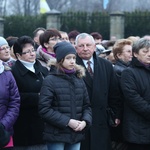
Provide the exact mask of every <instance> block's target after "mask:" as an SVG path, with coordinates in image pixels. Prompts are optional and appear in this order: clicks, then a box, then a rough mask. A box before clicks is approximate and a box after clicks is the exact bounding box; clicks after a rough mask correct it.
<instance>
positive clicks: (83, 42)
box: [76, 36, 96, 60]
mask: <svg viewBox="0 0 150 150" xmlns="http://www.w3.org/2000/svg"><path fill="white" fill-rule="evenodd" d="M95 49H96V46H95V43H94V42H93V41H92V40H91V38H90V37H88V36H86V37H85V38H79V39H78V42H77V45H76V51H77V54H78V56H79V57H80V58H82V59H85V60H89V59H90V58H91V57H92V56H93V53H94V51H95Z"/></svg>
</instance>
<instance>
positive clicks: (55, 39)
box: [49, 38, 62, 42]
mask: <svg viewBox="0 0 150 150" xmlns="http://www.w3.org/2000/svg"><path fill="white" fill-rule="evenodd" d="M61 40H62V39H61V38H51V39H49V41H56V42H58V41H61Z"/></svg>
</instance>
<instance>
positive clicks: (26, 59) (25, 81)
mask: <svg viewBox="0 0 150 150" xmlns="http://www.w3.org/2000/svg"><path fill="white" fill-rule="evenodd" d="M14 53H15V55H16V57H17V61H16V63H15V65H14V66H13V67H12V73H13V75H14V77H15V79H16V82H17V85H18V88H19V92H20V96H21V106H20V114H19V117H18V119H17V121H16V124H15V126H14V129H15V134H14V144H15V146H16V148H15V149H17V148H18V147H19V146H20V147H22V149H27V148H28V149H30V148H31V149H32V150H33V149H36V150H38V149H40V150H42V148H44V145H43V144H44V142H43V140H42V133H43V121H42V120H41V118H40V117H39V115H38V100H39V92H40V88H41V85H42V82H43V79H44V78H45V76H46V75H47V74H48V70H47V69H46V68H45V67H43V66H42V65H41V64H40V62H38V61H37V60H36V53H35V49H34V42H33V40H32V38H31V37H28V36H22V37H20V38H18V40H17V41H16V42H15V44H14Z"/></svg>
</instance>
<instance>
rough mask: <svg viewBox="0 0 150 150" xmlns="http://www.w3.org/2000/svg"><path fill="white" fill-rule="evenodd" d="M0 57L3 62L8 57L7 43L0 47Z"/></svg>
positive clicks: (8, 48)
mask: <svg viewBox="0 0 150 150" xmlns="http://www.w3.org/2000/svg"><path fill="white" fill-rule="evenodd" d="M0 59H1V60H2V61H4V62H6V61H8V60H9V59H10V47H9V46H8V45H7V44H6V45H3V46H1V47H0Z"/></svg>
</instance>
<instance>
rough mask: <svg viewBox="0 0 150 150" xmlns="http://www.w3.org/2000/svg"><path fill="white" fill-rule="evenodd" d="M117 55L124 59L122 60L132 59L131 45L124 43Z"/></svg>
mask: <svg viewBox="0 0 150 150" xmlns="http://www.w3.org/2000/svg"><path fill="white" fill-rule="evenodd" d="M117 57H118V58H119V59H120V60H122V61H124V62H126V63H127V62H130V61H131V60H132V46H131V45H125V46H124V47H123V51H122V53H121V54H118V55H117Z"/></svg>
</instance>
